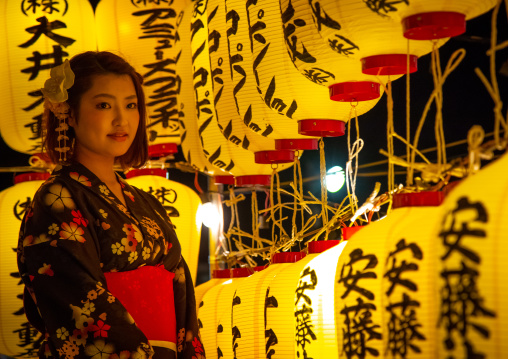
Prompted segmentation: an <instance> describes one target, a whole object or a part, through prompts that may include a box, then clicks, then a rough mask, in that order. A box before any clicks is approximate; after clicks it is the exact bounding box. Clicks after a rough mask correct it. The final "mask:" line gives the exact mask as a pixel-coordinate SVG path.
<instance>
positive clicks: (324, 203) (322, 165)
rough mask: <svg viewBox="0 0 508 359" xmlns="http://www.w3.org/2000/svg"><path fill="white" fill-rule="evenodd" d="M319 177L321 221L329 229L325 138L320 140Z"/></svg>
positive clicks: (326, 236)
mask: <svg viewBox="0 0 508 359" xmlns="http://www.w3.org/2000/svg"><path fill="white" fill-rule="evenodd" d="M319 176H320V181H321V220H322V221H323V228H328V226H327V224H328V193H327V189H326V160H325V143H324V141H323V138H320V139H319ZM327 239H328V231H326V234H325V240H327Z"/></svg>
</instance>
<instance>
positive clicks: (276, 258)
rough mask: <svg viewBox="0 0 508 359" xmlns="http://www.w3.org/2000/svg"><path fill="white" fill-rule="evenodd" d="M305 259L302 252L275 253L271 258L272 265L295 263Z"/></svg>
mask: <svg viewBox="0 0 508 359" xmlns="http://www.w3.org/2000/svg"><path fill="white" fill-rule="evenodd" d="M303 257H305V253H304V252H281V253H275V254H274V255H273V257H272V264H276V263H296V262H298V261H299V260H300V259H302V258H303Z"/></svg>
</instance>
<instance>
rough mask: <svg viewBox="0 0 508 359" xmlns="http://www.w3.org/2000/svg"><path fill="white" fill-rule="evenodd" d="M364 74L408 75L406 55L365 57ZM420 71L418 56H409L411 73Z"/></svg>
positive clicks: (363, 60) (363, 62) (363, 61)
mask: <svg viewBox="0 0 508 359" xmlns="http://www.w3.org/2000/svg"><path fill="white" fill-rule="evenodd" d="M361 61H362V72H363V73H364V74H366V75H374V76H377V75H404V74H407V73H408V67H407V55H406V54H387V55H375V56H368V57H364V58H363V59H362V60H361ZM416 70H418V56H416V55H409V73H413V72H415V71H416Z"/></svg>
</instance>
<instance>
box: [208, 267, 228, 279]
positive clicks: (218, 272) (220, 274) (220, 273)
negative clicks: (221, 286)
mask: <svg viewBox="0 0 508 359" xmlns="http://www.w3.org/2000/svg"><path fill="white" fill-rule="evenodd" d="M212 278H231V270H230V269H214V270H213V271H212Z"/></svg>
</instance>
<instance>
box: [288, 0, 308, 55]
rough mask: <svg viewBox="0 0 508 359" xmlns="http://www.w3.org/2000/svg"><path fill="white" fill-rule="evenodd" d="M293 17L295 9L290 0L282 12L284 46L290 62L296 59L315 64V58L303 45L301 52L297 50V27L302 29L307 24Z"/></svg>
mask: <svg viewBox="0 0 508 359" xmlns="http://www.w3.org/2000/svg"><path fill="white" fill-rule="evenodd" d="M294 16H295V9H294V8H293V5H292V3H291V0H289V3H288V6H287V8H286V9H285V10H284V11H283V12H282V23H283V29H284V40H285V41H286V45H287V47H288V49H289V51H288V53H289V56H290V57H291V60H292V61H295V60H296V59H298V60H300V61H302V62H306V63H315V62H316V58H315V57H314V56H312V55H311V54H310V53H309V52H308V51H307V49H306V48H305V45H303V44H301V50H299V48H300V46H299V41H298V37H297V36H296V34H295V32H296V29H297V27H303V26H306V25H307V24H306V23H305V20H302V19H295V18H294Z"/></svg>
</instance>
